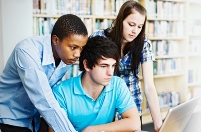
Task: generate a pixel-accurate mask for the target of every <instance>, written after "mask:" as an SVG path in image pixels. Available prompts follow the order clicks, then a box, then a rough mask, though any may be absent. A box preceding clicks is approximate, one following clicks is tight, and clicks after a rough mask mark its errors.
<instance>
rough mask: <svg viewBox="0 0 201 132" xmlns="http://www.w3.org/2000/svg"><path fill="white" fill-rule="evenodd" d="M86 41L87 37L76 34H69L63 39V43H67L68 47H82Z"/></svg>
mask: <svg viewBox="0 0 201 132" xmlns="http://www.w3.org/2000/svg"><path fill="white" fill-rule="evenodd" d="M87 40H88V36H87V35H86V36H83V35H78V34H71V35H70V36H68V37H65V38H64V39H63V42H64V43H68V44H70V45H74V46H79V47H83V46H84V45H85V44H86V42H87Z"/></svg>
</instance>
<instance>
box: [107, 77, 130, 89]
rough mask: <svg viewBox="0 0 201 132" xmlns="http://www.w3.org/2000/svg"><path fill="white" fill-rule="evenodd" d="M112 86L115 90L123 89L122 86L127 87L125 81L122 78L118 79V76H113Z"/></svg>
mask: <svg viewBox="0 0 201 132" xmlns="http://www.w3.org/2000/svg"><path fill="white" fill-rule="evenodd" d="M110 84H111V85H112V86H113V87H114V88H119V87H121V88H122V86H123V87H126V83H125V81H124V80H123V79H122V78H120V77H118V76H113V77H112V79H111V83H110Z"/></svg>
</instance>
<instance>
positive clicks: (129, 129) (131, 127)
mask: <svg viewBox="0 0 201 132" xmlns="http://www.w3.org/2000/svg"><path fill="white" fill-rule="evenodd" d="M136 130H141V124H140V122H139V121H136V120H133V119H128V118H125V119H122V120H117V121H115V122H112V123H108V124H103V125H97V126H89V127H87V128H85V129H84V130H83V131H82V132H134V131H136Z"/></svg>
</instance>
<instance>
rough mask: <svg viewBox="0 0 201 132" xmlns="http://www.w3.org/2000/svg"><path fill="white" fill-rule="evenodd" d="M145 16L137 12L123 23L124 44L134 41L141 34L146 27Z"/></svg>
mask: <svg viewBox="0 0 201 132" xmlns="http://www.w3.org/2000/svg"><path fill="white" fill-rule="evenodd" d="M144 21H145V16H144V15H141V14H140V13H138V12H137V11H134V13H132V14H130V15H128V16H127V17H126V18H125V19H124V21H123V38H122V41H123V43H127V42H131V41H133V40H134V39H135V38H136V37H137V36H138V34H139V33H140V32H141V30H142V27H143V25H144Z"/></svg>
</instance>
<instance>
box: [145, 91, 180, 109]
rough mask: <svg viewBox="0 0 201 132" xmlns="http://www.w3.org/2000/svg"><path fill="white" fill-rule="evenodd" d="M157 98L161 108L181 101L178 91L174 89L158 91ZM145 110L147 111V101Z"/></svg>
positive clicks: (172, 105)
mask: <svg viewBox="0 0 201 132" xmlns="http://www.w3.org/2000/svg"><path fill="white" fill-rule="evenodd" d="M158 100H159V106H160V108H161V109H164V108H170V107H174V106H176V105H179V104H180V103H181V102H180V93H179V92H175V91H171V92H161V93H158ZM146 111H149V105H148V103H147V105H146Z"/></svg>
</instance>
